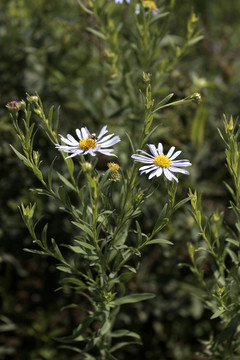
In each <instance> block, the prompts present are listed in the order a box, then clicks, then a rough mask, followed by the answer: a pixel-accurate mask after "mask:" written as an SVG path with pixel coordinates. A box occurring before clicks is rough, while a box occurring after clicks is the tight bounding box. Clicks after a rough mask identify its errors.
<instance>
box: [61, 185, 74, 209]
mask: <svg viewBox="0 0 240 360" xmlns="http://www.w3.org/2000/svg"><path fill="white" fill-rule="evenodd" d="M58 195H59V197H60V199H61V200H62V202H63V203H64V205H65V206H66V207H67V208H68V209H71V208H72V204H71V201H70V199H69V196H68V193H67V192H66V190H65V188H64V186H59V188H58Z"/></svg>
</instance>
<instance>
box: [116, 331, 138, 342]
mask: <svg viewBox="0 0 240 360" xmlns="http://www.w3.org/2000/svg"><path fill="white" fill-rule="evenodd" d="M123 336H130V337H133V338H136V339H139V340H141V337H140V335H138V334H137V333H135V332H133V331H129V330H124V329H122V330H115V331H114V332H112V333H111V337H113V338H118V337H123Z"/></svg>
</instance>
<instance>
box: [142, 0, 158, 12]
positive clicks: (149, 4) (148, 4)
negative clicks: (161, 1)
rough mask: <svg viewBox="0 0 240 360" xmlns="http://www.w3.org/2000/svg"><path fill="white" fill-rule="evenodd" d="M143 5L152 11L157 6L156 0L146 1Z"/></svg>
mask: <svg viewBox="0 0 240 360" xmlns="http://www.w3.org/2000/svg"><path fill="white" fill-rule="evenodd" d="M143 6H144V7H145V8H147V9H149V10H151V11H153V10H156V8H157V6H156V4H155V1H144V2H143Z"/></svg>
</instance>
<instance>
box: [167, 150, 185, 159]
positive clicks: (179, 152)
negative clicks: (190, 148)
mask: <svg viewBox="0 0 240 360" xmlns="http://www.w3.org/2000/svg"><path fill="white" fill-rule="evenodd" d="M181 152H182V151H181V150H178V151H176V152H175V154H173V156H172V157H170V158H169V159H170V160H173V159H176V157H178V155H180V154H181Z"/></svg>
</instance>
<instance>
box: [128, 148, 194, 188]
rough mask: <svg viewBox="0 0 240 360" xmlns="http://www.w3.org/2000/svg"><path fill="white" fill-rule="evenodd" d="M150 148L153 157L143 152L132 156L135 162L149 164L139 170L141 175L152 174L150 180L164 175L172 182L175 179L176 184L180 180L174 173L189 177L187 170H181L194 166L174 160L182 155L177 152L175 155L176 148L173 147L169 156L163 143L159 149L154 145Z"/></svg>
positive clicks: (183, 161) (185, 161) (186, 161)
mask: <svg viewBox="0 0 240 360" xmlns="http://www.w3.org/2000/svg"><path fill="white" fill-rule="evenodd" d="M148 147H149V149H150V151H151V153H152V155H150V154H148V153H146V152H145V151H143V150H137V151H139V152H140V153H141V155H140V154H133V155H132V158H133V159H134V160H135V161H139V162H141V163H143V164H147V165H145V166H141V167H140V168H139V170H140V174H141V175H142V174H143V173H145V174H148V173H150V175H149V177H148V178H149V179H152V178H153V177H154V176H156V177H159V176H161V175H162V173H163V174H164V175H165V176H166V178H167V179H168V180H170V181H171V180H173V179H174V180H175V181H176V182H178V178H177V177H176V176H175V175H174V173H182V174H185V175H189V172H188V171H187V170H184V169H181V167H187V166H191V165H192V164H191V163H190V162H189V161H188V160H174V159H176V158H177V157H178V156H179V155H180V154H181V151H176V152H175V153H174V150H175V147H174V146H172V147H171V149H170V150H169V151H168V153H167V155H164V153H163V146H162V144H161V143H159V144H158V147H157V148H156V146H155V145H153V144H151V145H149V144H148ZM142 154H143V155H142Z"/></svg>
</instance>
